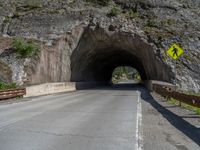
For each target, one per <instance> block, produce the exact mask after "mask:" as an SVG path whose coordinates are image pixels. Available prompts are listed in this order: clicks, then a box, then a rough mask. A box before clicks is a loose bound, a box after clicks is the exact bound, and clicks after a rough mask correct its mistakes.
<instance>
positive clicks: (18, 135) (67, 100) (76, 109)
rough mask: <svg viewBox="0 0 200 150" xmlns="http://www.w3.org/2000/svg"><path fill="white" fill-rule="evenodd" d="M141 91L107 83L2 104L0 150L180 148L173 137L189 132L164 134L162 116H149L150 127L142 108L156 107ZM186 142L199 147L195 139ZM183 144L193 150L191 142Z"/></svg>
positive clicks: (193, 146)
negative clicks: (154, 117)
mask: <svg viewBox="0 0 200 150" xmlns="http://www.w3.org/2000/svg"><path fill="white" fill-rule="evenodd" d="M141 91H142V90H141V89H140V88H135V87H128V88H126V87H120V88H118V87H115V88H102V89H96V90H83V91H78V92H72V93H66V94H59V95H50V96H44V97H37V98H32V99H25V100H24V101H22V102H11V103H3V104H0V150H141V149H147V150H151V149H152V150H161V149H162V150H165V149H166V150H176V149H177V146H176V143H172V142H171V141H169V140H170V136H171V135H172V134H175V135H178V137H180V138H182V137H183V138H186V139H187V136H185V135H183V134H182V133H181V134H180V133H179V131H176V130H175V129H173V130H172V131H171V129H170V130H169V131H168V132H167V133H168V135H166V136H167V137H168V139H165V138H163V137H162V136H163V135H164V134H162V133H160V132H159V131H160V130H163V129H164V128H165V129H167V128H166V127H165V126H163V129H159V128H160V126H159V128H158V127H157V125H158V124H157V122H156V120H153V121H152V122H151V120H149V122H148V124H149V127H150V128H149V129H147V124H146V122H143V123H145V125H146V126H145V125H142V118H143V117H142V110H141V109H145V110H143V111H144V112H145V113H146V116H145V117H148V113H149V114H151V113H152V112H149V110H151V109H152V110H153V109H154V108H153V107H152V106H151V105H150V104H149V103H148V102H145V101H144V100H142V95H141ZM17 101H20V100H17ZM142 103H144V106H145V108H142ZM146 111H147V112H146ZM154 113H157V114H154V116H156V115H157V116H158V117H157V118H158V120H159V121H160V120H162V119H163V117H162V116H159V115H158V114H159V112H154ZM143 115H144V114H143ZM143 119H145V118H143ZM146 120H148V119H146ZM164 121H166V119H165V118H164V119H163V122H164ZM152 125H153V126H154V125H155V126H154V127H155V128H153V127H152ZM168 126H169V127H171V126H170V125H168ZM142 128H143V129H142ZM157 129H158V130H157ZM141 130H144V131H141ZM142 132H143V135H142ZM176 132H178V133H176ZM155 133H157V134H158V135H157V136H156V134H155ZM159 134H161V135H159ZM179 134H180V135H179ZM148 136H149V137H148ZM159 137H160V138H159ZM162 138H163V139H165V141H164V140H163V141H162ZM148 139H149V140H148ZM154 139H158V140H161V142H163V143H160V141H152V140H154ZM168 141H169V142H168ZM183 141H184V140H182V142H183ZM185 141H187V142H188V143H190V144H191V145H189V146H192V148H193V149H196V148H197V149H198V145H197V144H195V143H194V142H193V141H191V140H190V139H189V140H185ZM167 142H168V143H167ZM170 142H171V143H170ZM154 143H155V144H154ZM156 143H158V144H156ZM179 144H180V143H179ZM183 144H184V143H183ZM185 144H187V143H185ZM187 146H188V144H187ZM148 147H149V149H148ZM180 148H184V149H183V150H187V147H186V146H185V145H182V147H180Z"/></svg>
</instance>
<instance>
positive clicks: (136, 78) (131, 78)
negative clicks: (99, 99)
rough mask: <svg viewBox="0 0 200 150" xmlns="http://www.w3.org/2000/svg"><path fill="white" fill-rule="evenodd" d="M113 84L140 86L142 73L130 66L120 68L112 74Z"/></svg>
mask: <svg viewBox="0 0 200 150" xmlns="http://www.w3.org/2000/svg"><path fill="white" fill-rule="evenodd" d="M111 82H112V84H120V83H121V84H122V83H123V84H138V83H140V82H141V76H140V73H139V72H138V71H137V70H136V69H135V68H132V67H130V66H119V67H117V68H115V70H114V71H113V73H112V80H111Z"/></svg>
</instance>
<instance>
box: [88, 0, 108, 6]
mask: <svg viewBox="0 0 200 150" xmlns="http://www.w3.org/2000/svg"><path fill="white" fill-rule="evenodd" d="M110 1H111V0H86V2H90V3H94V4H98V5H101V6H108V5H109V3H110Z"/></svg>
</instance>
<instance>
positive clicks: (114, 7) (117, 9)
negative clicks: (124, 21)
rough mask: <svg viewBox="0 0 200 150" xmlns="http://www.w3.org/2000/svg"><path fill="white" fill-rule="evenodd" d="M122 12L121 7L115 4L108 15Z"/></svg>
mask: <svg viewBox="0 0 200 150" xmlns="http://www.w3.org/2000/svg"><path fill="white" fill-rule="evenodd" d="M120 13H121V8H120V7H117V6H113V7H112V9H111V11H110V13H109V14H108V16H110V17H114V16H118V15H119V14H120Z"/></svg>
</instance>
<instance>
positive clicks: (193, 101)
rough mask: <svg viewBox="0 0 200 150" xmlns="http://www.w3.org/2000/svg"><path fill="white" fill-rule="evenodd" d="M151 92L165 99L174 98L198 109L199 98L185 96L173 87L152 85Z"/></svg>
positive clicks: (199, 105) (199, 104)
mask: <svg viewBox="0 0 200 150" xmlns="http://www.w3.org/2000/svg"><path fill="white" fill-rule="evenodd" d="M153 90H154V91H155V92H156V93H158V94H160V95H162V96H164V97H166V98H174V99H176V100H178V101H180V102H183V103H186V104H189V105H191V106H195V107H198V108H200V96H194V95H187V94H184V93H181V92H177V91H175V89H174V87H172V86H164V85H158V84H154V85H153Z"/></svg>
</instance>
